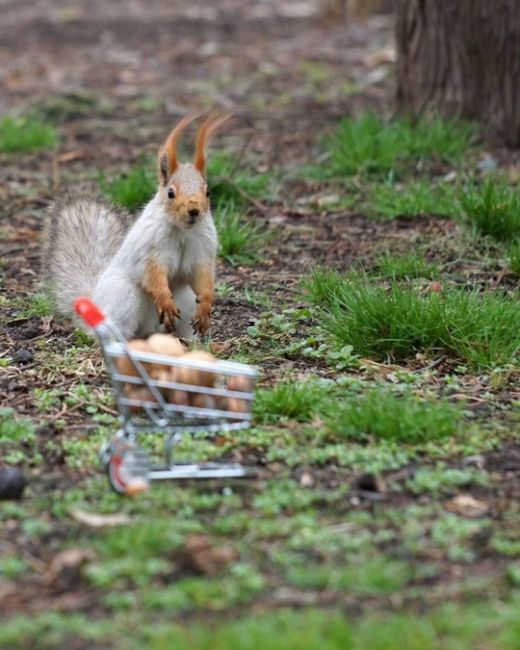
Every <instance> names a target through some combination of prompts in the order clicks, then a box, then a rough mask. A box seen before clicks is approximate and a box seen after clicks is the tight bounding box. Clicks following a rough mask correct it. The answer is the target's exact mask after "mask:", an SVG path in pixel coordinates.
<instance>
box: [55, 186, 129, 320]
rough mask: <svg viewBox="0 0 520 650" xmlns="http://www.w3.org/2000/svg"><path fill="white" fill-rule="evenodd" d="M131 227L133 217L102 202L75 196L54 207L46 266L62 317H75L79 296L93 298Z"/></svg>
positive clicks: (96, 199) (59, 202)
mask: <svg viewBox="0 0 520 650" xmlns="http://www.w3.org/2000/svg"><path fill="white" fill-rule="evenodd" d="M129 225H130V216H129V215H127V214H125V213H123V212H121V211H119V210H117V209H116V208H115V207H114V206H112V205H110V204H109V203H107V202H105V201H103V199H101V198H92V197H85V196H71V197H68V198H65V199H63V200H61V201H58V202H56V203H53V204H51V206H50V208H49V215H48V219H47V223H46V226H45V237H46V246H45V253H44V255H45V257H44V264H45V267H46V269H45V270H46V277H47V279H48V280H49V283H50V289H51V292H52V295H53V298H54V301H55V303H56V307H57V309H58V311H59V312H60V313H62V314H65V315H69V314H71V313H72V307H73V302H74V299H75V298H77V297H78V296H82V295H84V296H92V293H93V290H94V287H95V285H96V281H97V279H98V277H99V275H100V274H101V272H102V271H103V270H104V269H105V268H106V267H107V265H108V263H109V262H110V260H111V259H112V257H113V256H114V254H115V253H116V251H117V250H118V248H119V246H120V245H121V242H122V241H123V239H124V237H125V235H126V232H127V230H128V228H129Z"/></svg>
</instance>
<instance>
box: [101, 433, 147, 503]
mask: <svg viewBox="0 0 520 650" xmlns="http://www.w3.org/2000/svg"><path fill="white" fill-rule="evenodd" d="M148 471H149V463H148V457H147V455H146V453H145V452H144V451H143V450H142V449H141V448H140V447H138V446H137V445H135V444H131V443H129V442H123V441H118V442H117V444H115V445H114V448H113V451H112V453H111V455H110V458H109V460H108V463H107V474H108V480H109V481H110V485H111V486H112V488H113V490H114V491H115V492H117V493H118V494H124V495H126V496H135V495H136V494H140V493H141V492H145V491H146V490H148V488H149V487H150V481H149V479H148Z"/></svg>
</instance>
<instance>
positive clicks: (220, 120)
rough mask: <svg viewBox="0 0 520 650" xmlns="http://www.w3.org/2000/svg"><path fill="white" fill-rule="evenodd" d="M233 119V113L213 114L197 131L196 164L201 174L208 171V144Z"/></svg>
mask: <svg viewBox="0 0 520 650" xmlns="http://www.w3.org/2000/svg"><path fill="white" fill-rule="evenodd" d="M232 117H233V116H232V115H231V113H220V112H215V113H211V115H209V117H207V118H206V119H205V120H204V122H203V123H202V125H201V126H200V128H199V130H198V131H197V139H196V141H195V163H194V164H195V167H196V168H197V169H198V170H199V172H200V173H201V174H204V173H205V171H206V144H207V143H208V140H209V138H210V137H211V135H213V133H215V131H218V130H219V129H221V128H222V127H223V126H224V125H225V124H227V123H228V122H229V121H230V120H231V118H232Z"/></svg>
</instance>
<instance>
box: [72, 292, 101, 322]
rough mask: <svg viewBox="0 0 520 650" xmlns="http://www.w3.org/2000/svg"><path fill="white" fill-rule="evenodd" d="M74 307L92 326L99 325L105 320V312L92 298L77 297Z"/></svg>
mask: <svg viewBox="0 0 520 650" xmlns="http://www.w3.org/2000/svg"><path fill="white" fill-rule="evenodd" d="M74 309H75V311H76V313H77V314H79V315H80V316H81V318H82V319H83V320H84V321H85V323H86V324H87V325H90V327H97V326H98V325H100V324H101V323H103V321H104V320H105V314H104V313H103V312H102V311H101V309H100V308H99V307H98V306H97V305H95V304H94V303H93V302H92V300H90V298H85V296H80V297H79V298H76V300H75V301H74Z"/></svg>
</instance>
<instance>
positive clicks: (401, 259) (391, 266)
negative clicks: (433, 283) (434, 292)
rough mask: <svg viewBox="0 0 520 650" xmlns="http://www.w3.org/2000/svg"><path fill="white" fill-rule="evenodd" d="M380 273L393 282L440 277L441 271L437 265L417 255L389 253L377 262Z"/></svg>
mask: <svg viewBox="0 0 520 650" xmlns="http://www.w3.org/2000/svg"><path fill="white" fill-rule="evenodd" d="M376 264H377V268H378V271H379V272H380V273H381V274H382V275H384V276H385V277H387V278H391V279H392V280H405V279H411V278H428V279H429V280H431V279H433V278H436V277H438V276H439V269H438V268H437V267H436V266H435V264H429V263H428V262H427V261H426V260H425V259H424V257H421V256H420V255H417V254H416V253H407V254H406V255H400V256H393V255H390V254H389V253H385V254H384V255H381V256H380V257H378V258H377V260H376Z"/></svg>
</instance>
